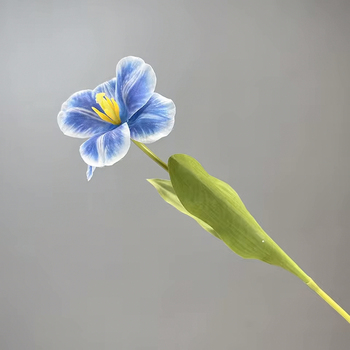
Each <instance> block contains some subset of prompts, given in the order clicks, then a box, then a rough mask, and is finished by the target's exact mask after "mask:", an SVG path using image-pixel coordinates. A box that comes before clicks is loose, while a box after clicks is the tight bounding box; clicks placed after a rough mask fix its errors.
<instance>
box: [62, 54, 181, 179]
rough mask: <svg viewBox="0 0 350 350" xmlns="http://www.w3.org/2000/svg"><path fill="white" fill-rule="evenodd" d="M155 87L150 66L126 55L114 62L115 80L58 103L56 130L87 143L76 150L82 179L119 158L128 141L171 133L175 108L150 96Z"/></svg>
mask: <svg viewBox="0 0 350 350" xmlns="http://www.w3.org/2000/svg"><path fill="white" fill-rule="evenodd" d="M155 86H156V75H155V73H154V71H153V69H152V67H151V66H150V65H149V64H146V63H145V62H144V60H142V59H141V58H138V57H133V56H129V57H125V58H123V59H121V60H120V61H119V63H118V64H117V68H116V77H115V78H113V79H111V80H109V81H107V82H105V83H103V84H101V85H99V86H97V87H96V88H95V89H94V90H83V91H79V92H76V93H75V94H73V95H72V96H71V97H69V98H68V100H67V101H66V102H64V103H63V105H62V107H61V111H60V112H59V114H58V116H57V121H58V125H59V127H60V129H61V130H62V132H63V133H64V134H65V135H67V136H71V137H76V138H87V139H88V140H86V141H85V142H84V143H83V144H82V145H81V146H80V155H81V157H82V158H83V160H84V161H85V162H86V163H87V164H88V170H87V173H86V174H87V179H88V180H90V179H91V177H92V175H93V172H94V170H95V168H96V167H104V166H109V165H113V164H115V163H116V162H118V161H119V160H121V159H122V158H123V157H124V156H125V155H126V153H127V152H128V150H129V147H130V140H131V139H132V140H135V141H138V142H142V143H152V142H155V141H157V140H159V139H160V138H162V137H164V136H167V135H168V134H169V133H170V132H171V130H172V128H173V126H174V117H175V104H174V103H173V101H172V100H170V99H168V98H166V97H164V96H162V95H160V94H158V93H155V92H154V90H155Z"/></svg>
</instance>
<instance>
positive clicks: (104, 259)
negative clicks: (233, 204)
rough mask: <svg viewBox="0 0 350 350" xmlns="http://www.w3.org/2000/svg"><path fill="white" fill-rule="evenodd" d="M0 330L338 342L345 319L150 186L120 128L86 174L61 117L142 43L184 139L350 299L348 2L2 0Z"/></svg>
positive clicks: (348, 338)
mask: <svg viewBox="0 0 350 350" xmlns="http://www.w3.org/2000/svg"><path fill="white" fill-rule="evenodd" d="M0 4H1V7H0V27H1V32H0V45H1V51H0V63H1V64H0V74H1V81H0V100H1V128H0V146H1V153H0V160H1V172H0V176H1V197H0V198H1V199H0V201H1V204H0V206H1V226H0V227H1V234H0V298H1V299H0V300H1V303H0V308H1V310H0V334H1V336H0V348H1V349H2V350H17V349H18V350H22V349H25V350H32V349H43V350H47V349H50V350H51V349H52V350H56V349H57V350H61V349H64V350H70V349H72V350H73V349H74V350H80V349H82V350H90V349H91V350H92V349H99V350H101V349H118V350H123V349H125V350H129V349H142V350H143V349H150V350H151V349H162V350H163V349H167V350H175V349H176V350H185V349H191V350H196V349H198V350H206V349H208V350H209V349H210V350H212V349H238V350H240V349H270V350H273V349H278V350H280V349H285V350H289V349H318V350H324V349H347V348H348V346H349V345H348V344H349V343H350V331H349V330H350V329H349V325H348V324H347V323H346V322H345V321H344V320H343V319H342V318H341V317H340V316H339V315H337V314H336V313H335V312H334V311H333V310H332V309H331V308H330V307H329V306H328V305H327V304H326V303H324V302H323V301H322V300H321V299H320V298H319V297H317V295H316V294H314V293H313V292H312V291H311V290H309V289H308V288H307V287H306V286H305V285H303V283H302V282H301V281H299V280H298V279H297V278H295V277H294V276H293V275H291V274H289V273H287V272H285V271H283V270H282V269H279V268H276V267H272V266H269V265H266V264H263V263H261V262H259V261H248V260H243V259H241V258H240V257H238V256H236V255H235V254H234V253H232V252H231V251H230V250H229V249H228V248H226V246H225V245H224V244H222V243H221V242H220V241H218V240H217V239H215V238H214V237H212V236H210V235H209V234H208V233H207V232H205V231H203V230H202V229H201V228H200V227H199V226H197V225H196V223H195V222H194V221H192V220H191V219H190V218H188V217H186V216H184V215H182V214H180V213H178V212H177V211H175V210H174V209H173V208H171V207H170V206H169V205H167V204H165V203H164V202H163V201H162V200H161V199H160V197H159V196H158V194H157V193H156V191H155V190H154V189H153V188H152V186H151V185H149V184H148V183H147V182H146V180H145V179H146V178H154V177H161V178H167V174H166V173H165V172H164V171H163V170H162V169H161V168H159V167H157V165H156V164H155V163H153V162H151V161H150V160H149V159H148V158H147V157H146V156H145V155H144V154H143V153H142V152H141V151H140V150H139V149H137V148H136V147H135V146H134V145H132V148H131V149H130V152H129V153H128V154H127V156H126V158H124V159H123V160H122V161H121V162H119V163H117V164H116V165H115V166H113V167H109V168H104V169H100V170H97V171H96V172H95V175H94V177H93V179H92V181H91V182H90V183H88V182H87V181H86V179H85V171H86V167H85V164H84V162H83V161H82V159H81V158H80V156H79V152H78V147H79V145H80V143H81V141H80V140H77V139H71V138H68V137H65V136H64V135H63V134H62V133H61V132H60V130H59V129H58V127H57V123H56V115H57V113H58V112H59V110H60V106H61V104H62V103H63V102H64V101H65V100H66V99H67V98H68V96H69V95H70V94H72V93H73V92H75V91H78V90H81V89H86V88H94V87H95V86H96V85H98V84H99V83H101V82H103V81H105V80H107V79H110V78H112V77H113V76H114V71H115V65H116V63H117V62H118V60H119V59H120V58H122V57H124V56H127V55H135V56H140V57H142V58H144V59H145V60H146V62H148V63H150V64H151V65H152V66H153V68H154V69H155V71H156V74H157V77H158V85H157V91H158V92H159V93H161V94H163V95H165V96H167V97H170V98H172V99H173V100H174V101H175V103H176V105H177V118H176V124H175V128H174V130H173V132H172V133H171V135H170V136H169V137H167V138H165V139H163V140H161V141H159V142H157V143H155V144H154V145H151V146H150V147H151V149H152V150H154V151H155V152H156V153H157V154H158V155H159V156H160V157H162V158H163V159H167V157H169V156H170V155H171V154H173V153H187V154H190V155H192V156H194V157H196V158H197V159H198V160H199V161H200V162H201V163H202V164H203V165H204V166H205V168H206V169H207V170H208V171H209V172H210V173H212V174H213V175H215V176H217V177H219V178H221V179H223V180H225V181H227V182H229V183H230V184H231V185H232V186H233V187H234V188H235V189H236V191H237V192H238V193H239V194H240V195H241V197H242V198H243V201H244V202H245V204H246V206H247V207H248V209H249V210H250V211H251V213H252V214H253V215H254V216H255V218H256V219H257V220H258V222H259V223H260V224H261V225H262V227H263V228H264V229H265V230H266V231H267V232H268V233H269V234H270V235H271V236H272V237H273V238H274V239H275V240H276V241H277V242H278V243H279V244H280V245H281V246H282V248H284V249H285V250H286V251H287V253H289V254H290V255H291V256H292V257H293V258H294V259H295V260H296V262H297V263H298V264H300V266H301V267H302V268H303V269H304V270H305V271H306V272H307V273H308V274H309V275H310V276H312V277H313V278H314V279H315V281H316V282H318V283H319V284H320V285H321V286H322V287H324V289H325V290H326V291H327V292H329V293H330V295H331V296H333V297H334V298H335V299H336V300H337V301H339V303H340V304H341V305H342V306H343V307H344V308H345V309H347V310H348V311H350V274H349V269H348V267H349V264H350V256H349V253H348V251H349V247H350V236H349V232H350V207H349V204H350V186H349V176H350V160H349V152H348V150H349V130H350V120H349V108H350V102H349V101H350V99H349V89H350V63H349V62H350V44H349V37H350V3H349V2H348V1H347V0H344V1H340V0H336V1H331V2H330V1H326V0H324V1H323V0H322V1H312V0H307V1H305V0H297V1H296V0H294V1H281V0H276V1H261V0H255V1H237V0H235V1H152V0H151V1H117V0H115V1H103V0H102V1H101V0H100V1H97V0H94V1H67V0H64V1H46V0H45V1H44V0H36V1H34V0H33V1H19V0H17V1H16V0H7V1H6V0H5V1H4V0H1V2H0Z"/></svg>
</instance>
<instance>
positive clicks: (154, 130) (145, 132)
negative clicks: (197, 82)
mask: <svg viewBox="0 0 350 350" xmlns="http://www.w3.org/2000/svg"><path fill="white" fill-rule="evenodd" d="M175 112H176V108H175V104H174V102H173V101H172V100H170V99H168V98H166V97H164V96H162V95H159V94H157V93H154V94H153V95H152V97H151V99H150V100H149V101H148V102H147V103H146V105H145V106H144V107H142V108H141V109H140V110H139V111H137V112H136V114H135V115H134V116H133V117H132V118H131V119H130V120H129V122H128V124H129V128H130V137H131V138H132V139H133V140H136V141H138V142H142V143H152V142H155V141H157V140H159V139H160V138H162V137H165V136H167V135H169V133H170V132H171V130H172V129H173V126H174V122H175V118H174V117H175Z"/></svg>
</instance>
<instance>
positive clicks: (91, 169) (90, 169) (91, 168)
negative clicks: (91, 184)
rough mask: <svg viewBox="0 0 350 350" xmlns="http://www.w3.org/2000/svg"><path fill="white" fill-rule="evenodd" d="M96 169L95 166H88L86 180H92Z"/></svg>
mask: <svg viewBox="0 0 350 350" xmlns="http://www.w3.org/2000/svg"><path fill="white" fill-rule="evenodd" d="M95 169H96V167H95V166H91V165H88V167H87V170H86V178H87V180H88V181H90V180H91V178H92V175H94V171H95Z"/></svg>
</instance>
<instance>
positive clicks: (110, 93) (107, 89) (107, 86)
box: [94, 78, 117, 99]
mask: <svg viewBox="0 0 350 350" xmlns="http://www.w3.org/2000/svg"><path fill="white" fill-rule="evenodd" d="M116 80H117V79H116V78H113V79H111V80H108V81H106V82H104V83H102V84H100V85H99V86H97V88H96V89H95V90H94V93H95V96H96V94H98V93H100V92H104V93H105V94H106V96H107V97H109V98H114V99H115V82H116Z"/></svg>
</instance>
